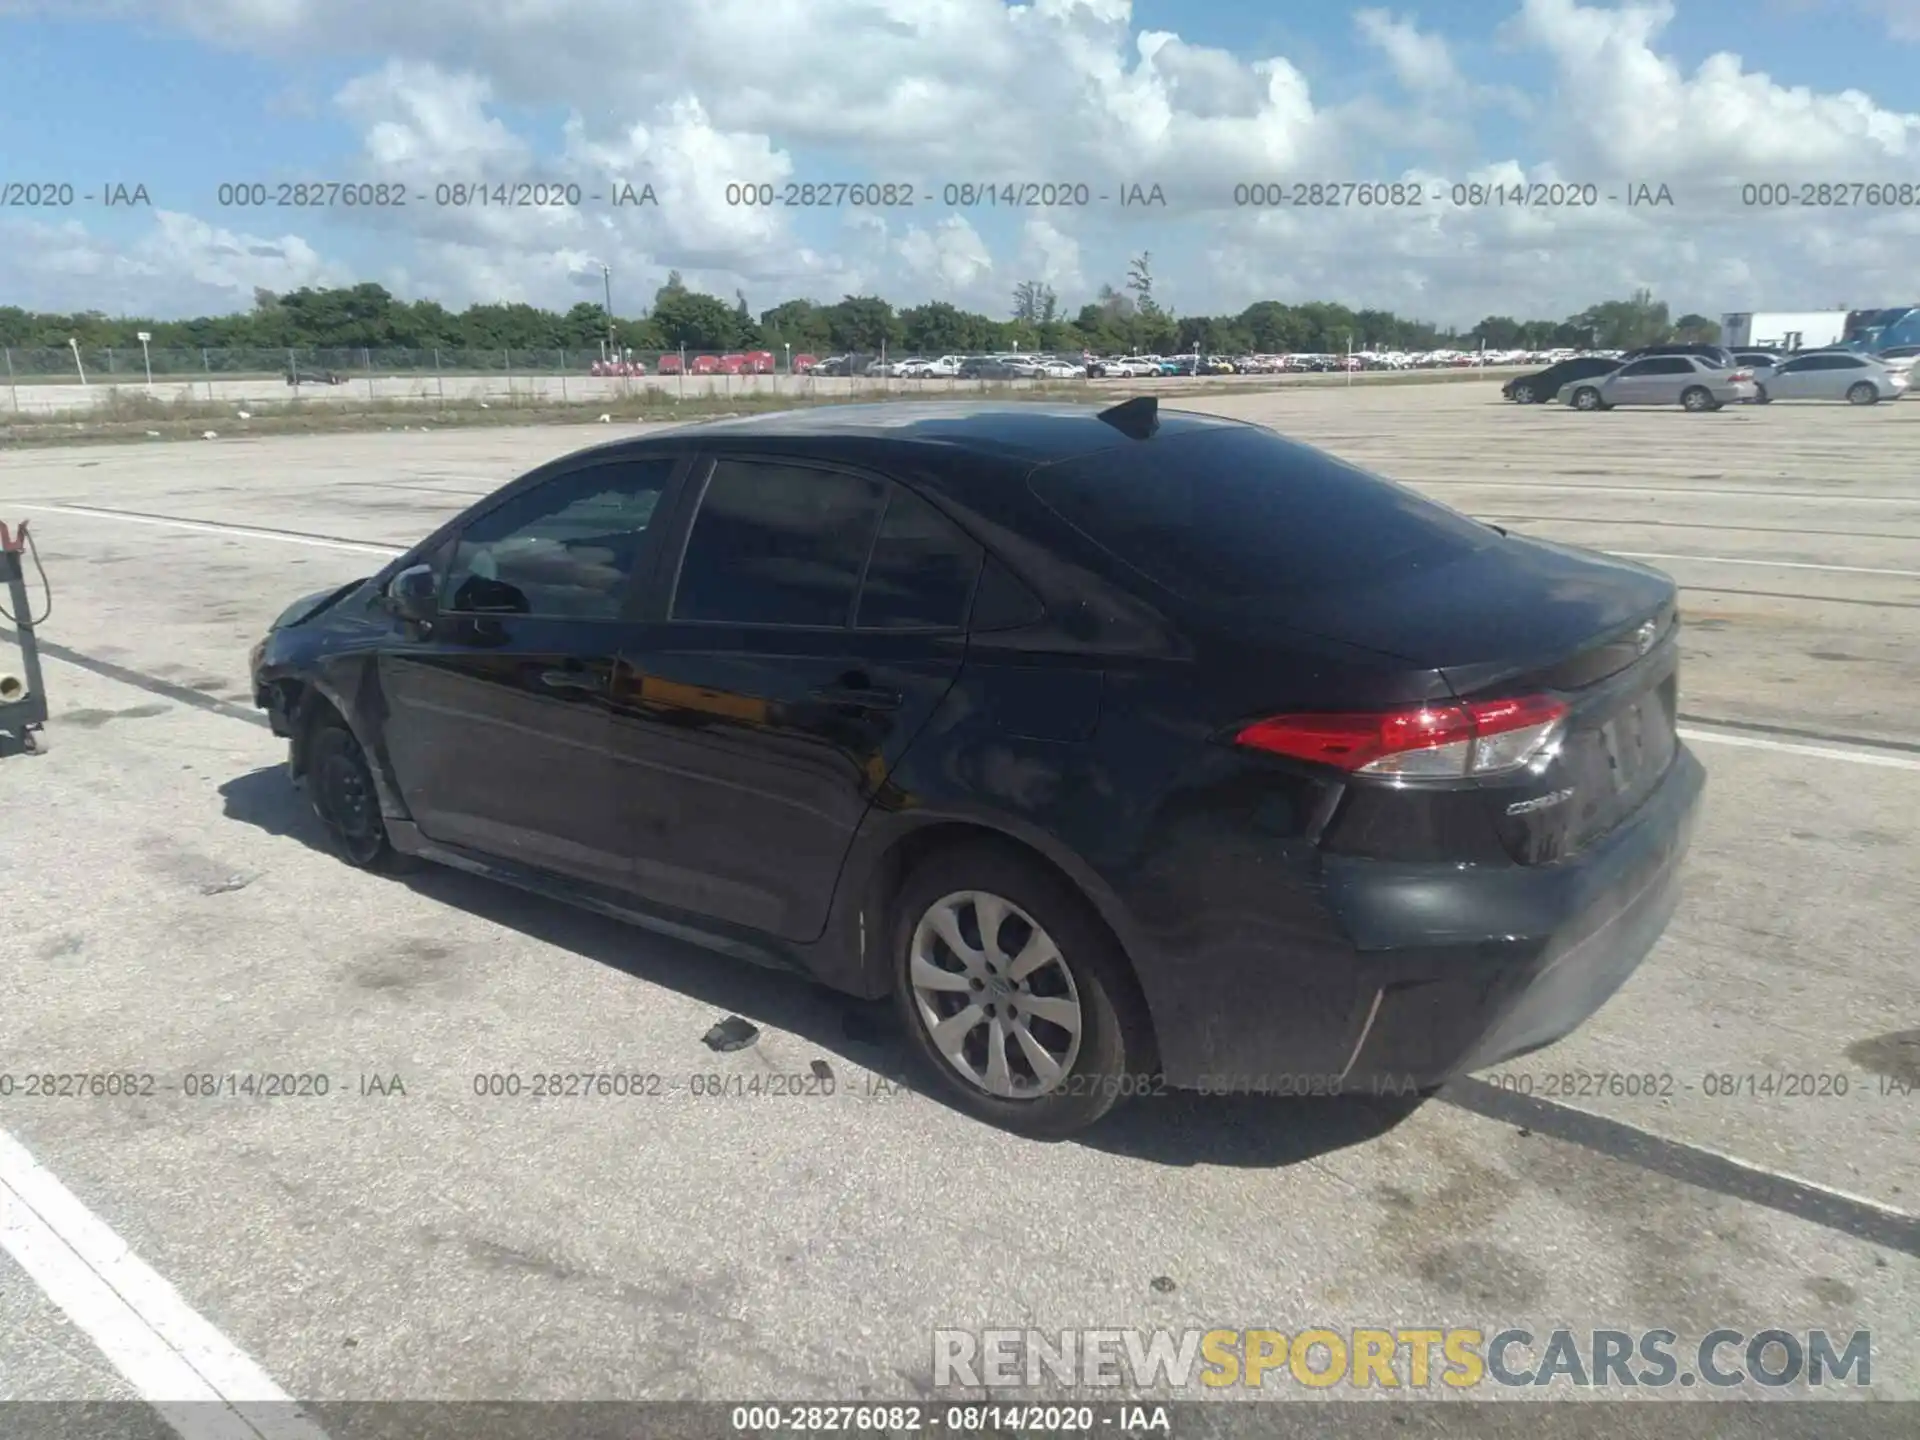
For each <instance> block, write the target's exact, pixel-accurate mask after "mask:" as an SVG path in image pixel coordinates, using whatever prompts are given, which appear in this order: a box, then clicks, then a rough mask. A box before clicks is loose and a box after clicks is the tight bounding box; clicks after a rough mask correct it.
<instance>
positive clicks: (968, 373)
mask: <svg viewBox="0 0 1920 1440" xmlns="http://www.w3.org/2000/svg"><path fill="white" fill-rule="evenodd" d="M960 378H961V379H962V380H1022V379H1026V378H1027V376H1026V375H1024V374H1023V373H1022V372H1021V371H1019V370H1017V369H1015V368H1014V367H1013V366H1012V365H1009V364H1008V363H1007V362H1006V361H1005V360H999V359H996V358H994V357H993V356H991V355H973V356H969V357H968V358H967V359H965V360H962V361H961V362H960Z"/></svg>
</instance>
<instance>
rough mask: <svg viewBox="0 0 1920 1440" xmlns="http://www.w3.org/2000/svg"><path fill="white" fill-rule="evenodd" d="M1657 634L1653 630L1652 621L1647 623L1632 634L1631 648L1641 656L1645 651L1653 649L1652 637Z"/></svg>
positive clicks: (1655, 630)
mask: <svg viewBox="0 0 1920 1440" xmlns="http://www.w3.org/2000/svg"><path fill="white" fill-rule="evenodd" d="M1659 633H1660V632H1659V631H1658V630H1657V629H1655V628H1654V623H1653V621H1651V620H1649V621H1647V622H1646V623H1645V624H1644V625H1642V626H1641V627H1640V628H1639V629H1638V630H1636V631H1634V632H1633V648H1634V649H1635V650H1636V651H1638V652H1639V653H1640V654H1642V655H1644V654H1646V653H1647V651H1649V650H1651V649H1652V648H1653V637H1654V636H1655V635H1658V634H1659Z"/></svg>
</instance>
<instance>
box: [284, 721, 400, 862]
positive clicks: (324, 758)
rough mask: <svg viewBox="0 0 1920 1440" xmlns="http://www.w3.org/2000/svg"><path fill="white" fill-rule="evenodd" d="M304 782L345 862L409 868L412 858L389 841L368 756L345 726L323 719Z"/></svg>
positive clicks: (309, 753)
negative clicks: (403, 853) (396, 848)
mask: <svg viewBox="0 0 1920 1440" xmlns="http://www.w3.org/2000/svg"><path fill="white" fill-rule="evenodd" d="M306 778H307V793H308V795H309V796H310V797H311V799H312V801H313V809H314V813H315V814H316V815H318V816H319V817H320V823H321V824H322V825H324V826H325V827H326V830H327V836H328V838H329V839H331V840H332V841H333V848H334V850H335V851H336V852H337V853H338V854H339V856H340V858H341V859H343V860H345V861H346V862H347V863H348V864H349V865H352V866H353V867H355V868H356V869H359V870H375V871H383V872H387V873H393V872H397V871H401V870H405V869H408V868H410V864H409V861H410V857H408V856H405V855H402V854H401V853H400V852H399V851H397V850H395V849H394V848H393V842H392V841H391V840H389V839H388V838H387V823H386V820H385V818H384V817H383V816H382V815H381V813H380V792H379V791H378V790H377V789H376V788H375V787H374V783H373V770H372V768H371V767H370V766H369V765H368V763H367V756H366V752H365V751H364V750H362V749H361V748H360V742H359V741H358V740H356V739H354V738H353V732H352V731H350V730H349V729H347V727H346V725H345V724H344V723H342V722H341V721H339V720H335V719H327V720H322V721H321V722H320V723H319V726H318V728H317V729H316V730H315V731H314V732H313V736H312V738H311V739H310V740H309V741H308V744H307V777H306Z"/></svg>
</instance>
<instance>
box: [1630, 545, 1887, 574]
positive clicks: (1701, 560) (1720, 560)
mask: <svg viewBox="0 0 1920 1440" xmlns="http://www.w3.org/2000/svg"><path fill="white" fill-rule="evenodd" d="M1607 553H1608V554H1609V555H1618V556H1619V557H1620V558H1621V559H1622V560H1692V561H1695V562H1696V563H1698V564H1701V565H1758V566H1759V567H1760V568H1761V569H1763V570H1831V571H1833V572H1834V573H1836V574H1840V575H1893V576H1897V577H1898V578H1900V579H1902V580H1920V570H1878V569H1875V568H1873V567H1872V566H1869V565H1815V564H1812V563H1811V562H1809V561H1806V560H1736V559H1734V558H1733V557H1732V556H1731V555H1667V554H1663V553H1661V552H1659V551H1656V550H1609V551H1608V552H1607Z"/></svg>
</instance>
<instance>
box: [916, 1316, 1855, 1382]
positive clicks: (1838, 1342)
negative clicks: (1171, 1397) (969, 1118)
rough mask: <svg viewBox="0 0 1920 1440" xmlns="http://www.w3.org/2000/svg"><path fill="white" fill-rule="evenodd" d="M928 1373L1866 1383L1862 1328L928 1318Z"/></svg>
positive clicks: (975, 1378)
mask: <svg viewBox="0 0 1920 1440" xmlns="http://www.w3.org/2000/svg"><path fill="white" fill-rule="evenodd" d="M933 1376H934V1381H933V1383H934V1384H935V1385H936V1386H939V1387H948V1386H952V1387H959V1388H964V1389H967V1390H971V1391H979V1390H983V1389H984V1390H1012V1389H1022V1388H1027V1389H1038V1388H1040V1387H1042V1386H1048V1387H1054V1386H1068V1387H1075V1388H1087V1389H1126V1390H1131V1391H1165V1390H1175V1391H1178V1390H1184V1389H1187V1388H1189V1387H1191V1386H1193V1385H1195V1384H1196V1383H1197V1384H1198V1385H1200V1386H1201V1387H1203V1388H1204V1389H1220V1388H1224V1387H1228V1386H1245V1387H1249V1388H1253V1389H1259V1388H1262V1387H1265V1386H1268V1385H1299V1386H1303V1387H1305V1388H1307V1389H1311V1390H1328V1389H1332V1388H1333V1387H1335V1386H1346V1387H1348V1388H1350V1389H1355V1390H1424V1389H1429V1388H1432V1387H1434V1386H1445V1387H1446V1388H1448V1389H1451V1390H1471V1389H1475V1388H1480V1387H1484V1386H1487V1385H1499V1386H1508V1387H1520V1386H1527V1387H1539V1386H1550V1385H1555V1384H1561V1385H1570V1386H1574V1387H1578V1388H1595V1389H1616V1388H1617V1389H1649V1388H1650V1389H1664V1388H1667V1387H1679V1388H1691V1387H1694V1386H1701V1385H1705V1386H1708V1387H1710V1388H1712V1389H1719V1390H1730V1389H1733V1388H1735V1387H1738V1386H1743V1385H1749V1386H1761V1387H1763V1388H1767V1389H1780V1388H1783V1387H1786V1386H1790V1385H1803V1386H1824V1385H1835V1384H1846V1385H1851V1386H1856V1387H1865V1386H1867V1385H1870V1384H1872V1382H1873V1337H1872V1332H1871V1331H1867V1330H1855V1331H1852V1332H1850V1333H1848V1334H1845V1335H1841V1336H1836V1335H1833V1334H1830V1333H1829V1332H1827V1331H1825V1330H1806V1331H1793V1330H1760V1331H1755V1332H1753V1333H1751V1334H1749V1333H1748V1332H1746V1331H1743V1330H1711V1331H1708V1332H1707V1333H1706V1334H1705V1335H1703V1336H1701V1337H1700V1339H1699V1340H1697V1341H1693V1342H1685V1341H1682V1340H1681V1338H1680V1336H1679V1335H1678V1334H1677V1333H1676V1332H1675V1331H1672V1330H1639V1331H1631V1330H1584V1331H1582V1330H1565V1329H1558V1330H1550V1331H1546V1332H1543V1333H1541V1334H1538V1335H1536V1334H1535V1333H1534V1332H1533V1331H1531V1330H1524V1329H1518V1328H1515V1329H1507V1330H1497V1331H1494V1332H1493V1333H1492V1335H1491V1336H1489V1335H1488V1333H1487V1332H1486V1331H1484V1330H1475V1329H1467V1328H1464V1327H1460V1326H1450V1327H1440V1326H1435V1327H1432V1328H1416V1327H1396V1328H1395V1329H1392V1330H1384V1329H1366V1328H1356V1329H1346V1330H1334V1329H1330V1328H1315V1329H1306V1330H1299V1331H1294V1332H1291V1333H1289V1332H1287V1331H1283V1330H1061V1331H1055V1332H1047V1331H1040V1330H980V1331H973V1330H936V1331H934V1332H933Z"/></svg>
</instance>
